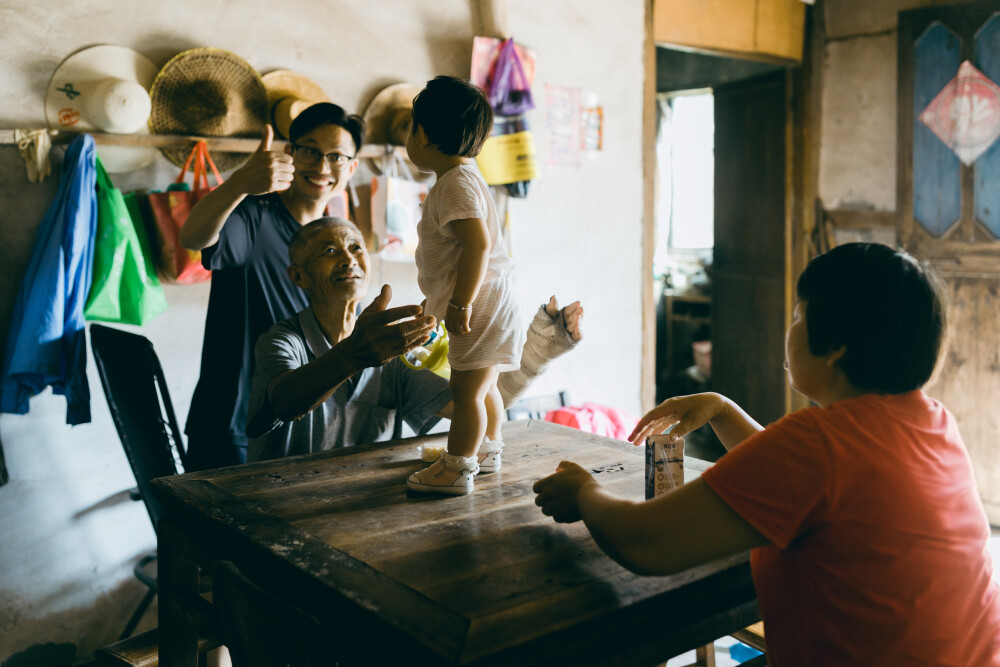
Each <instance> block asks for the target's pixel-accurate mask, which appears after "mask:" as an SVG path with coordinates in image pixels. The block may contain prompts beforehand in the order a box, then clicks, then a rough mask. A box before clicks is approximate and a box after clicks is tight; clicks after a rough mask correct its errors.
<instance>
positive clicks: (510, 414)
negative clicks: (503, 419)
mask: <svg viewBox="0 0 1000 667" xmlns="http://www.w3.org/2000/svg"><path fill="white" fill-rule="evenodd" d="M567 405H569V393H568V392H565V391H560V392H559V393H558V394H549V395H547V396H532V397H530V398H522V399H521V400H520V401H518V402H517V403H515V404H514V405H512V406H510V407H509V408H507V419H508V420H509V421H517V420H518V419H545V413H546V412H548V411H549V410H555V409H556V408H562V407H565V406H567Z"/></svg>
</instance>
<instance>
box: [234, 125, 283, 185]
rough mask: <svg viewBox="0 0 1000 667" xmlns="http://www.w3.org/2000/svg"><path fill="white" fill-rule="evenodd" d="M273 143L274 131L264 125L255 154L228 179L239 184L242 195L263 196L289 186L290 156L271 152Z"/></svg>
mask: <svg viewBox="0 0 1000 667" xmlns="http://www.w3.org/2000/svg"><path fill="white" fill-rule="evenodd" d="M273 141H274V129H273V128H272V127H271V126H270V125H265V126H264V134H263V136H262V138H261V142H260V146H258V147H257V152H255V153H253V154H251V155H250V159H249V160H247V161H246V163H245V164H244V165H243V166H242V167H240V168H239V169H238V170H236V171H235V172H234V173H233V174H232V175H231V176H230V177H229V180H230V181H234V180H235V181H236V182H237V183H238V184H239V187H240V190H241V191H242V192H243V194H248V195H263V194H267V193H268V192H279V191H281V190H287V189H288V188H289V186H291V184H292V175H293V174H294V173H295V167H294V166H293V165H292V156H291V155H288V154H287V153H278V152H275V151H272V150H271V143H272V142H273Z"/></svg>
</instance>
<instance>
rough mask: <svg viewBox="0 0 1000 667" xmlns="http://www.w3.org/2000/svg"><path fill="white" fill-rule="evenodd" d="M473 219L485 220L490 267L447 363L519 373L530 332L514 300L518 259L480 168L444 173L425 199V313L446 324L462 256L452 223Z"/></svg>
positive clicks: (421, 227)
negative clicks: (526, 331)
mask: <svg viewBox="0 0 1000 667" xmlns="http://www.w3.org/2000/svg"><path fill="white" fill-rule="evenodd" d="M468 218H480V219H482V220H485V221H486V226H487V229H488V230H489V235H490V255H489V263H488V265H487V268H486V276H485V278H484V279H483V284H482V287H480V289H479V294H478V296H477V297H476V300H475V302H474V303H473V304H472V317H471V321H470V324H469V326H470V327H471V329H472V332H471V333H468V334H464V335H461V334H455V333H453V332H450V331H449V332H448V337H449V348H448V362H449V363H450V364H451V367H452V368H453V369H455V370H459V371H466V370H474V369H476V368H484V367H486V366H493V365H495V366H497V369H498V370H499V371H500V372H504V371H509V370H516V369H517V368H518V367H519V366H520V363H521V348H522V347H523V346H524V337H525V334H524V326H523V323H522V322H521V315H520V311H519V309H518V306H517V302H516V300H515V296H514V282H513V281H514V261H513V260H512V259H511V258H510V255H509V254H508V252H507V245H506V244H505V243H504V240H503V235H502V234H501V230H500V221H499V220H498V218H497V212H496V207H495V206H494V205H493V198H492V197H491V196H490V191H489V188H488V186H487V185H486V181H484V180H483V177H482V175H480V173H479V170H478V169H477V168H476V165H475V164H464V165H459V166H457V167H454V168H452V169H450V170H449V171H447V172H445V174H444V175H443V176H442V177H441V178H439V179H438V181H437V183H435V184H434V187H432V188H431V190H430V192H429V193H428V194H427V199H426V201H424V204H423V214H422V216H421V219H420V223H419V224H418V225H417V237H418V239H419V243H418V244H417V250H416V261H417V283H418V284H419V286H420V291H422V292H423V293H424V296H425V297H427V305H426V308H425V313H426V314H429V315H433V316H435V317H436V318H438V320H439V321H442V322H443V321H444V319H445V316H446V315H447V313H448V302H449V300H450V299H451V295H452V293H453V292H454V290H455V280H456V275H457V267H458V258H459V255H460V254H461V252H462V246H460V245H459V243H458V241H457V240H456V238H455V234H454V232H453V231H452V228H451V224H450V223H451V222H452V221H454V220H464V219H468Z"/></svg>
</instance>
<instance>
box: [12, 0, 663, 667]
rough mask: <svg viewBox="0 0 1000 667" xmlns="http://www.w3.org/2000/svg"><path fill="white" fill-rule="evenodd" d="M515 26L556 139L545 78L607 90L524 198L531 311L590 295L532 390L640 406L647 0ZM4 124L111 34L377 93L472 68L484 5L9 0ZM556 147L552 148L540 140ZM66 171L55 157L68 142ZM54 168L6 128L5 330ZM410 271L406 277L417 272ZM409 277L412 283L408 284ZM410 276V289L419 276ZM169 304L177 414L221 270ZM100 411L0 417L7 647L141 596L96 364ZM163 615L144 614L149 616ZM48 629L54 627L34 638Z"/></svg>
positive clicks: (520, 226)
mask: <svg viewBox="0 0 1000 667" xmlns="http://www.w3.org/2000/svg"><path fill="white" fill-rule="evenodd" d="M503 4H506V6H507V11H508V25H509V27H510V29H511V30H512V32H513V33H514V35H515V37H516V38H517V39H518V41H520V42H522V43H525V44H528V45H530V46H532V47H533V48H534V49H535V50H536V51H537V52H538V57H539V62H538V68H537V74H536V79H535V87H534V92H535V95H536V99H537V100H538V102H539V109H538V110H536V111H534V112H532V114H531V116H530V122H531V125H532V128H533V129H534V130H535V131H536V140H537V141H538V143H539V146H540V148H541V150H542V151H544V136H545V118H544V85H545V83H552V84H558V85H569V86H577V87H580V88H581V89H583V90H584V91H593V92H596V93H597V94H598V96H599V98H600V101H601V103H602V104H603V106H604V112H605V124H606V128H605V147H606V149H605V151H604V152H603V154H601V156H600V157H599V159H597V160H596V161H593V162H587V163H585V164H584V166H583V167H582V168H579V169H568V168H555V167H553V168H548V167H544V164H543V167H544V173H543V175H542V177H541V178H539V179H538V180H537V181H535V182H533V183H532V184H531V192H530V196H529V197H528V198H527V199H526V200H524V201H513V202H512V203H511V215H512V223H513V236H512V252H513V254H514V256H515V259H516V260H517V262H518V270H519V275H518V281H519V288H518V290H519V298H520V301H521V303H522V304H523V306H524V308H525V311H526V313H529V314H530V313H531V312H533V310H534V308H536V307H537V305H538V304H540V303H542V302H543V301H544V300H545V299H547V297H548V296H549V294H551V293H556V294H557V295H559V297H560V298H561V299H563V300H566V301H569V300H574V299H580V300H581V301H583V302H584V305H585V307H586V310H587V317H586V320H585V326H586V340H585V342H584V344H583V345H582V346H581V347H580V348H579V349H578V350H577V351H576V352H575V353H574V354H573V355H572V356H571V357H567V358H564V359H562V360H560V361H558V362H556V363H555V364H554V365H553V367H552V368H551V370H550V372H549V374H548V375H547V376H546V377H545V378H543V379H542V380H540V381H539V382H538V383H537V384H536V386H535V387H534V388H533V392H534V393H544V392H549V391H554V390H556V389H569V390H570V392H571V396H572V397H573V399H574V400H575V401H577V402H581V401H585V400H589V401H595V402H598V403H603V404H607V405H614V406H619V407H623V408H626V409H628V410H631V411H633V412H638V411H639V406H640V400H639V381H640V365H641V363H642V360H641V358H640V349H641V344H640V343H641V309H640V292H641V281H642V276H641V264H642V252H641V227H642V165H641V137H642V127H641V124H642V109H641V105H642V83H643V69H642V49H643V38H644V34H643V8H644V2H643V0H627V1H626V0H619V1H617V2H613V3H611V2H604V1H603V0H549V1H547V2H537V1H535V0H507V2H506V3H503ZM0 26H3V40H2V41H0V54H2V62H3V67H2V68H0V90H3V91H4V95H3V96H2V98H0V127H3V128H15V127H39V126H41V125H43V123H44V117H43V99H44V91H45V87H46V85H47V83H48V80H49V77H50V76H51V74H52V71H53V70H54V68H55V67H56V65H57V64H58V63H59V62H60V61H61V60H62V59H63V58H64V57H65V56H67V55H69V54H70V53H72V52H74V51H77V50H78V49H80V48H82V47H85V46H90V45H94V44H99V43H112V44H121V45H124V46H129V47H131V48H134V49H136V50H138V51H140V52H142V53H144V54H146V55H147V56H148V57H150V58H151V59H152V60H153V61H154V62H155V63H157V64H158V65H160V64H163V63H164V62H166V60H167V59H168V58H169V57H171V56H172V55H174V54H176V53H177V52H179V51H181V50H184V49H187V48H192V47H197V46H216V47H220V48H225V49H229V50H231V51H234V52H236V53H238V54H240V55H242V56H243V57H244V58H246V59H247V60H248V61H249V62H250V63H251V64H252V65H253V66H254V67H256V68H257V69H258V70H260V71H261V72H267V71H270V70H272V69H279V68H288V69H294V70H297V71H300V72H302V73H304V74H306V75H308V76H309V77H311V78H313V79H314V80H315V81H317V82H318V83H320V84H321V85H322V86H323V87H324V88H325V89H326V91H327V92H328V94H329V95H330V96H331V97H332V98H333V99H334V100H335V101H337V102H338V103H340V104H342V105H343V106H345V107H346V108H348V109H350V110H356V111H359V112H360V111H362V110H363V108H364V105H366V104H367V102H368V101H369V100H370V99H371V97H372V96H373V95H374V94H375V93H376V92H378V91H379V90H380V89H381V88H382V87H384V86H385V85H388V84H391V83H396V82H399V81H412V82H422V81H425V80H427V79H428V78H430V77H431V76H433V75H436V74H454V75H459V76H467V75H468V68H469V64H468V63H469V56H470V52H471V39H472V37H473V29H472V11H471V8H470V4H469V2H467V1H465V0H433V1H430V0H424V1H421V2H418V1H416V0H379V1H374V0H372V1H369V2H363V3H362V2H347V1H346V0H334V1H331V0H297V1H296V2H287V3H278V4H275V3H271V2H267V1H266V0H243V1H241V2H235V1H231V0H230V1H220V2H199V1H196V0H179V1H177V2H170V3H164V2H150V1H148V0H144V1H142V2H135V1H134V0H129V1H127V0H100V1H99V2H98V1H97V0H77V1H76V2H73V3H63V2H56V1H54V0H43V1H38V0H32V1H28V0H5V2H3V3H2V4H0ZM543 157H544V153H543ZM56 168H57V171H56V172H55V173H56V174H58V160H56ZM174 174H175V170H174V168H173V167H172V166H171V165H170V164H169V163H167V162H166V161H165V160H164V159H162V158H157V162H156V163H154V165H152V166H151V167H149V168H146V169H144V170H142V171H140V172H137V173H134V174H131V175H128V176H116V177H115V180H116V183H117V184H118V185H119V186H120V187H122V188H123V189H124V190H126V191H127V190H129V189H136V188H149V187H163V186H164V185H166V184H167V183H168V182H169V180H170V179H171V178H172V177H173V176H174ZM55 188H56V178H55V177H50V179H49V180H48V181H47V182H46V183H44V184H41V185H31V184H28V183H27V181H26V178H25V175H24V167H23V163H22V162H21V159H20V157H19V156H18V153H17V151H16V149H14V148H13V147H10V146H3V147H0V219H2V222H0V263H2V265H3V266H4V267H5V268H4V271H3V273H2V275H0V343H2V342H3V341H4V340H5V339H6V332H7V328H8V326H9V320H10V314H11V311H12V309H13V303H14V299H15V296H16V293H17V289H18V286H19V284H20V280H21V276H22V275H23V273H24V270H25V268H26V266H27V263H28V258H29V256H30V252H31V245H32V241H33V238H34V234H35V231H36V230H37V226H38V224H39V222H40V221H41V218H42V215H43V214H44V212H45V209H46V207H47V206H48V203H49V202H50V201H51V198H52V196H53V195H54V193H55ZM404 279H405V275H404V276H400V277H399V278H394V279H393V281H394V282H397V281H398V280H404ZM404 287H405V286H404V285H400V284H398V282H397V293H399V292H403V291H405V290H404V289H403V288H404ZM411 293H412V292H411ZM167 294H168V300H169V302H170V309H169V310H168V312H167V313H166V314H164V315H162V316H161V317H160V318H158V319H157V320H156V321H154V322H153V323H151V324H150V325H148V326H146V327H143V329H142V331H141V333H143V334H144V335H146V336H148V337H149V338H150V339H152V341H153V343H154V345H155V347H156V349H157V351H158V353H159V355H160V357H161V360H162V362H163V365H164V368H165V372H166V374H167V378H168V381H169V384H170V391H171V396H172V397H173V399H174V404H175V407H176V409H177V411H178V414H179V417H180V418H181V420H184V419H185V418H186V415H187V409H188V404H189V402H190V396H191V393H192V391H193V388H194V383H195V381H196V380H197V372H198V361H199V356H200V351H201V336H202V327H203V319H204V310H205V305H206V303H207V295H208V291H207V286H204V285H202V286H194V287H170V288H168V290H167ZM89 378H90V385H91V393H92V396H93V400H92V410H93V415H94V419H93V423H91V424H87V425H81V426H77V427H75V428H70V427H68V426H66V425H65V424H64V421H65V402H64V401H63V399H62V398H60V397H53V396H51V395H50V394H49V393H48V392H46V393H45V394H44V395H42V396H39V397H37V398H35V399H34V400H32V402H31V412H30V413H29V414H28V415H27V416H11V415H4V416H2V417H0V440H2V442H3V448H4V452H5V454H6V457H7V465H8V469H9V472H10V476H11V481H10V483H8V484H7V485H6V486H3V487H0V535H2V538H0V661H4V660H7V659H9V658H10V657H11V656H13V655H15V654H19V653H21V652H23V651H25V650H27V649H29V648H30V647H32V646H34V647H35V649H34V650H35V651H43V652H44V650H46V649H49V650H50V652H53V653H54V652H56V651H57V650H58V649H59V648H60V647H61V648H62V649H64V650H66V651H69V652H70V653H72V651H73V650H75V652H76V656H77V659H78V660H86V659H89V658H90V656H91V653H92V651H93V650H94V648H96V647H98V646H100V645H103V644H106V643H108V642H110V641H113V640H114V638H115V637H116V636H117V633H118V632H119V631H120V629H121V627H122V626H123V624H124V621H125V618H127V616H128V614H129V613H130V612H131V610H132V608H133V606H134V604H135V603H136V602H138V599H139V597H141V593H142V591H141V587H140V586H139V585H138V584H136V583H135V582H134V581H133V580H132V579H131V577H130V570H131V566H132V563H133V562H134V561H135V560H136V558H137V556H138V555H139V554H141V553H142V552H144V551H145V550H147V549H149V548H151V547H153V546H155V537H154V535H153V532H152V529H151V528H150V527H149V522H148V519H147V517H146V515H145V511H144V509H143V508H142V507H141V505H140V504H138V503H130V502H127V501H124V500H122V498H123V494H122V492H123V490H125V489H127V488H129V487H130V486H132V484H133V481H132V479H131V474H130V471H129V469H128V465H127V463H126V460H125V458H124V455H123V454H122V450H121V445H120V443H119V441H118V438H117V435H116V433H115V431H114V428H113V426H112V423H111V420H110V417H109V415H108V412H107V407H106V403H105V401H104V397H103V394H102V392H101V388H100V383H99V381H98V378H97V376H96V373H95V372H94V370H93V366H92V364H91V368H90V372H89ZM154 620H155V619H153V618H149V619H147V623H149V622H152V621H154ZM41 644H52V645H55V646H48V647H39V646H38V645H41Z"/></svg>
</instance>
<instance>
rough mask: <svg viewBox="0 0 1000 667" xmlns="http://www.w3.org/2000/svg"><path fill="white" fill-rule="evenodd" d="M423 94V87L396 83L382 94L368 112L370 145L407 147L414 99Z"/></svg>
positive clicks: (367, 136)
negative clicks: (405, 145) (404, 145)
mask: <svg viewBox="0 0 1000 667" xmlns="http://www.w3.org/2000/svg"><path fill="white" fill-rule="evenodd" d="M421 90H423V86H419V85H417V84H414V83H397V84H395V85H392V86H389V87H388V88H384V89H383V90H382V91H381V92H379V94H378V95H376V96H375V98H374V99H373V100H372V101H371V103H369V104H368V108H367V109H365V115H364V119H365V125H366V126H367V130H366V137H365V140H366V141H367V142H368V143H371V144H393V145H395V146H402V145H403V144H405V143H406V135H407V134H409V132H410V124H411V118H410V110H411V109H413V98H414V97H416V96H417V93H419V92H420V91H421Z"/></svg>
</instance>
